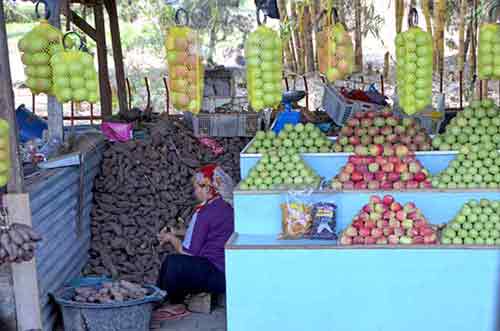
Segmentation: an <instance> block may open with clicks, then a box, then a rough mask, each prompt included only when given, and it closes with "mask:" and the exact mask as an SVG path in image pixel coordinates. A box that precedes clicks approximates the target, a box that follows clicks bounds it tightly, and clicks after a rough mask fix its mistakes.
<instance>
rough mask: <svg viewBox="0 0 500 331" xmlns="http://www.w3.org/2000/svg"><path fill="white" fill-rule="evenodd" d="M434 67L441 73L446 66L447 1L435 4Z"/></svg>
mask: <svg viewBox="0 0 500 331" xmlns="http://www.w3.org/2000/svg"><path fill="white" fill-rule="evenodd" d="M434 6H435V7H434V23H435V25H436V26H435V29H434V34H435V35H434V41H435V46H434V56H435V57H434V65H435V69H437V70H439V71H441V70H442V69H443V65H444V26H445V23H446V0H436V2H435V4H434Z"/></svg>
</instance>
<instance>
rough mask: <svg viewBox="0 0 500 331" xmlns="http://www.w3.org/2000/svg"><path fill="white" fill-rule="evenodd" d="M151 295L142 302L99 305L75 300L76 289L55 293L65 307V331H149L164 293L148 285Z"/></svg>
mask: <svg viewBox="0 0 500 331" xmlns="http://www.w3.org/2000/svg"><path fill="white" fill-rule="evenodd" d="M85 284H86V286H96V287H98V286H100V285H101V284H102V282H99V281H92V282H86V283H85ZM144 287H145V288H147V289H148V290H150V294H149V295H148V296H146V297H145V298H144V299H141V300H130V301H125V302H117V303H109V304H95V303H81V302H75V301H73V300H71V298H72V297H73V296H74V294H75V289H74V288H73V287H66V288H63V289H62V290H60V291H58V292H57V293H56V294H52V297H53V298H54V300H55V301H56V302H57V304H58V305H59V307H60V308H61V312H62V316H63V323H64V330H65V331H93V330H96V331H97V330H99V331H115V330H120V331H149V330H150V323H151V313H152V310H153V305H154V303H156V302H159V301H161V300H163V298H164V295H163V292H162V291H161V290H160V289H158V288H156V287H155V286H151V285H146V286H144Z"/></svg>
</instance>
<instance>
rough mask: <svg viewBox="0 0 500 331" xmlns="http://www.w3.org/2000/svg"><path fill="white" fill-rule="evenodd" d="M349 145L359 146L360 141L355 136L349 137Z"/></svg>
mask: <svg viewBox="0 0 500 331" xmlns="http://www.w3.org/2000/svg"><path fill="white" fill-rule="evenodd" d="M349 144H351V145H353V146H356V145H359V144H360V140H359V138H358V137H356V136H351V137H349Z"/></svg>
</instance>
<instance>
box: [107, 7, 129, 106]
mask: <svg viewBox="0 0 500 331" xmlns="http://www.w3.org/2000/svg"><path fill="white" fill-rule="evenodd" d="M104 4H105V6H106V9H107V11H108V15H109V26H110V30H111V44H112V47H113V59H114V61H115V73H116V89H117V93H118V103H119V105H120V112H124V111H127V110H128V107H127V92H126V90H125V71H124V66H123V53H122V43H121V38H120V26H119V24H118V11H117V10H116V6H117V5H116V0H109V1H105V2H104Z"/></svg>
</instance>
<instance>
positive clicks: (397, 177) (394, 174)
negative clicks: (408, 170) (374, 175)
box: [387, 172, 401, 182]
mask: <svg viewBox="0 0 500 331" xmlns="http://www.w3.org/2000/svg"><path fill="white" fill-rule="evenodd" d="M400 179H401V174H399V173H397V172H390V173H389V174H387V180H388V181H390V182H396V181H399V180H400Z"/></svg>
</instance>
